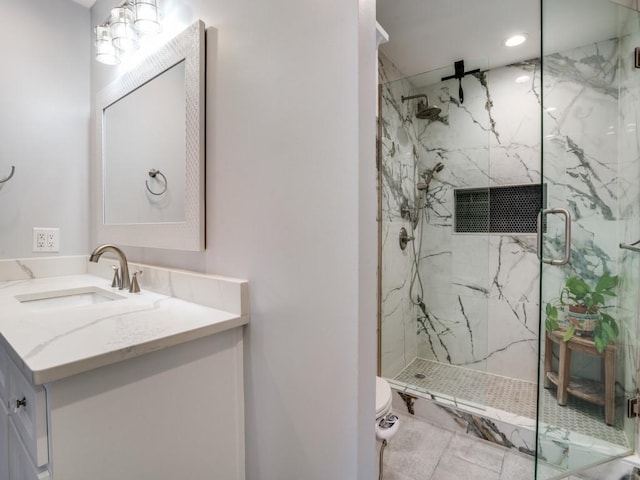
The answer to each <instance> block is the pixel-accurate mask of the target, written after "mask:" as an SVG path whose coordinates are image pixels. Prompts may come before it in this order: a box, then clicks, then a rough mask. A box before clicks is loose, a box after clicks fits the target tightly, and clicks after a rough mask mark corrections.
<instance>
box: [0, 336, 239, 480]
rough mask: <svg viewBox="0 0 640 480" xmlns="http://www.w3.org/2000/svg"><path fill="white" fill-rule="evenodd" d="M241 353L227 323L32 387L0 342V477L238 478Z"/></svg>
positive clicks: (14, 479) (43, 479) (20, 479)
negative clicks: (212, 330)
mask: <svg viewBox="0 0 640 480" xmlns="http://www.w3.org/2000/svg"><path fill="white" fill-rule="evenodd" d="M242 355H243V352H242V327H237V328H232V329H229V330H226V331H222V332H220V333H216V334H214V335H209V336H205V337H202V338H196V339H194V340H191V341H186V342H184V343H180V344H178V345H174V346H170V347H168V348H163V349H161V350H157V351H153V352H151V353H147V354H144V355H140V356H136V357H134V358H130V359H127V360H123V361H121V362H117V363H113V364H111V365H107V366H102V367H98V368H95V369H92V370H87V371H84V372H83V373H79V374H76V375H71V376H68V377H66V378H62V379H59V380H55V381H52V382H50V383H47V384H45V385H43V386H39V385H33V384H32V383H31V382H30V381H29V380H27V377H26V376H25V375H24V374H23V373H22V372H21V371H19V370H18V368H17V366H16V363H14V362H13V360H12V358H11V356H10V355H9V354H8V352H6V351H4V350H3V349H2V347H1V346H0V397H1V398H2V406H0V480H88V479H91V480H113V479H118V480H152V479H153V480H158V479H177V478H180V479H184V480H191V479H193V480H206V479H225V480H242V479H244V421H243V418H244V393H243V377H242V368H243V367H242ZM87 361H90V359H88V360H87ZM16 401H17V402H19V405H17V404H16Z"/></svg>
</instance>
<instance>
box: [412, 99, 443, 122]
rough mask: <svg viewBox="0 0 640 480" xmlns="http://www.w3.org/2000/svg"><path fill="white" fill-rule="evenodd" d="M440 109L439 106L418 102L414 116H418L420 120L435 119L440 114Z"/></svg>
mask: <svg viewBox="0 0 640 480" xmlns="http://www.w3.org/2000/svg"><path fill="white" fill-rule="evenodd" d="M441 111H442V109H441V108H440V107H436V106H435V105H431V106H429V104H427V105H425V104H424V103H422V102H420V103H418V111H417V112H416V118H420V119H421V120H435V119H436V118H438V115H440V112H441Z"/></svg>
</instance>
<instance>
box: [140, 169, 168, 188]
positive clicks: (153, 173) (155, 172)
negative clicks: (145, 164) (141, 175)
mask: <svg viewBox="0 0 640 480" xmlns="http://www.w3.org/2000/svg"><path fill="white" fill-rule="evenodd" d="M158 175H160V176H161V177H162V179H163V180H164V189H163V190H162V191H161V192H154V191H153V190H151V189H150V188H149V180H145V181H144V184H145V185H146V186H147V190H149V193H150V194H151V195H162V194H163V193H164V192H166V191H167V187H168V186H169V184H168V182H167V177H165V176H164V173H162V172H161V171H160V170H156V169H155V168H152V169H151V170H149V176H150V177H151V178H156V176H158Z"/></svg>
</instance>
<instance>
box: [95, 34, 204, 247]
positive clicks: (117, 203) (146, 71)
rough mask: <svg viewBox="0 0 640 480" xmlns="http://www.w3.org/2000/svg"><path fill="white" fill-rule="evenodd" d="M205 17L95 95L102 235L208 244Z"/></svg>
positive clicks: (102, 238)
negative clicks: (205, 221)
mask: <svg viewBox="0 0 640 480" xmlns="http://www.w3.org/2000/svg"><path fill="white" fill-rule="evenodd" d="M204 77H205V65H204V24H203V23H202V22H201V21H198V22H196V23H194V24H193V25H191V26H190V27H189V28H187V29H186V30H185V31H183V32H182V33H180V34H179V35H177V36H176V37H174V38H173V39H171V40H169V41H168V42H167V43H166V44H164V45H163V46H162V47H161V48H159V49H158V50H156V51H155V52H154V53H152V54H151V55H149V56H148V57H147V58H146V59H144V60H143V61H142V62H141V63H140V64H138V65H137V66H136V67H135V68H134V69H132V70H131V71H129V72H127V73H126V74H125V75H123V76H122V77H121V78H120V79H118V80H117V81H115V82H113V83H112V84H110V85H108V86H107V87H106V88H104V89H103V90H101V91H100V92H99V93H98V95H97V97H96V108H97V109H98V114H97V115H96V120H97V127H96V128H97V135H96V139H97V146H98V156H99V157H100V165H101V168H100V169H99V175H100V179H99V180H100V181H99V185H100V192H99V208H100V210H99V214H100V218H101V221H100V222H98V241H99V242H100V243H116V244H121V245H131V246H138V247H151V248H166V249H176V250H191V251H201V250H204V112H205V106H204Z"/></svg>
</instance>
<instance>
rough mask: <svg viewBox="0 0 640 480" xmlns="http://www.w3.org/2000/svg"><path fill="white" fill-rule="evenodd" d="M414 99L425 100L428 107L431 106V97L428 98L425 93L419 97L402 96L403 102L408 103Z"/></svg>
mask: <svg viewBox="0 0 640 480" xmlns="http://www.w3.org/2000/svg"><path fill="white" fill-rule="evenodd" d="M414 98H424V99H425V100H426V101H427V105H429V97H427V96H426V95H425V94H424V93H421V94H419V95H409V96H408V97H405V96H404V95H403V96H402V101H403V102H406V101H407V100H413V99H414Z"/></svg>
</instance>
